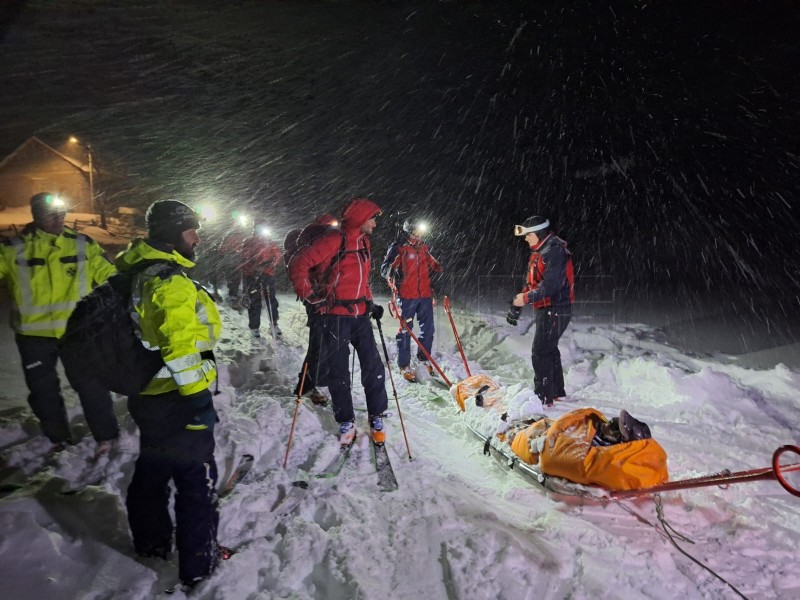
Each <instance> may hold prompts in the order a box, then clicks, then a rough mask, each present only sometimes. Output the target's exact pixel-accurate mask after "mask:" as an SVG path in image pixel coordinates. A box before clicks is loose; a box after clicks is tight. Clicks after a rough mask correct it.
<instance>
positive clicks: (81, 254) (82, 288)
mask: <svg viewBox="0 0 800 600" xmlns="http://www.w3.org/2000/svg"><path fill="white" fill-rule="evenodd" d="M11 243H12V244H13V245H14V248H15V250H16V258H15V262H16V264H17V271H18V273H19V296H20V305H19V307H18V309H19V312H20V315H44V314H47V313H50V312H56V311H61V310H67V311H70V312H71V311H72V310H73V309H74V308H75V306H76V305H77V304H78V301H77V300H68V301H67V302H54V303H53V304H38V305H37V304H34V301H33V288H32V287H31V279H32V276H31V265H30V264H29V261H28V260H27V259H26V258H25V243H24V242H23V241H22V239H21V238H13V239H12V240H11ZM75 258H76V264H77V271H76V274H77V277H78V294H79V297H80V298H83V297H84V296H86V295H87V294H88V293H89V291H90V290H89V280H88V277H87V260H86V236H85V235H83V234H80V235H78V237H77V239H76V257H75ZM42 261H44V259H42ZM46 264H47V263H46V262H43V263H42V265H39V266H46ZM64 323H65V324H66V321H64ZM20 329H25V327H21V328H20ZM39 329H43V328H42V327H39Z"/></svg>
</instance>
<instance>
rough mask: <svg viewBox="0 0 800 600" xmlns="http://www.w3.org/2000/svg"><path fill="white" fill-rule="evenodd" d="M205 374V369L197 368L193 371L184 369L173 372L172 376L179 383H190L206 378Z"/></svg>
mask: <svg viewBox="0 0 800 600" xmlns="http://www.w3.org/2000/svg"><path fill="white" fill-rule="evenodd" d="M204 376H205V374H204V373H203V369H200V368H197V369H192V370H191V371H183V372H182V373H173V374H172V378H173V379H174V380H175V383H177V384H178V385H189V384H190V383H197V382H198V381H202V380H203V379H204Z"/></svg>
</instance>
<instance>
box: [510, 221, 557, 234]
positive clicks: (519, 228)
mask: <svg viewBox="0 0 800 600" xmlns="http://www.w3.org/2000/svg"><path fill="white" fill-rule="evenodd" d="M548 227H550V220H549V219H548V220H546V221H545V222H544V223H539V224H538V225H531V226H528V227H526V226H525V225H514V235H517V236H523V235H528V234H529V233H536V232H537V231H541V230H542V229H547V228H548Z"/></svg>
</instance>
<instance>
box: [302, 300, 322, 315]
mask: <svg viewBox="0 0 800 600" xmlns="http://www.w3.org/2000/svg"><path fill="white" fill-rule="evenodd" d="M303 304H305V305H306V306H307V307H308V308H310V309H311V310H312V311H313V312H315V313H317V312H319V310H320V309H321V308H323V307H324V306H325V298H320V297H318V296H309V297H308V298H304V299H303Z"/></svg>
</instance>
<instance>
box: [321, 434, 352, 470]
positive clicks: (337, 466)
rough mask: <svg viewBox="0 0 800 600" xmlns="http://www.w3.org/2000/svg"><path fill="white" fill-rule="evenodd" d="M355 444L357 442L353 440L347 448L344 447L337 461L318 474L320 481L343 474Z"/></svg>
mask: <svg viewBox="0 0 800 600" xmlns="http://www.w3.org/2000/svg"><path fill="white" fill-rule="evenodd" d="M355 443H356V440H355V438H353V441H352V442H350V443H349V444H348V445H347V446H343V447H342V449H341V450H340V451H339V455H338V456H337V457H336V460H334V461H333V462H332V463H331V464H329V465H328V466H327V467H326V468H325V469H324V470H323V471H320V472H319V473H317V474H316V476H315V477H318V478H320V479H328V478H331V477H336V476H337V475H338V474H339V473H341V472H342V469H343V468H344V465H345V463H347V459H348V458H349V456H350V453H351V451H352V450H353V446H354V445H355Z"/></svg>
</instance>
